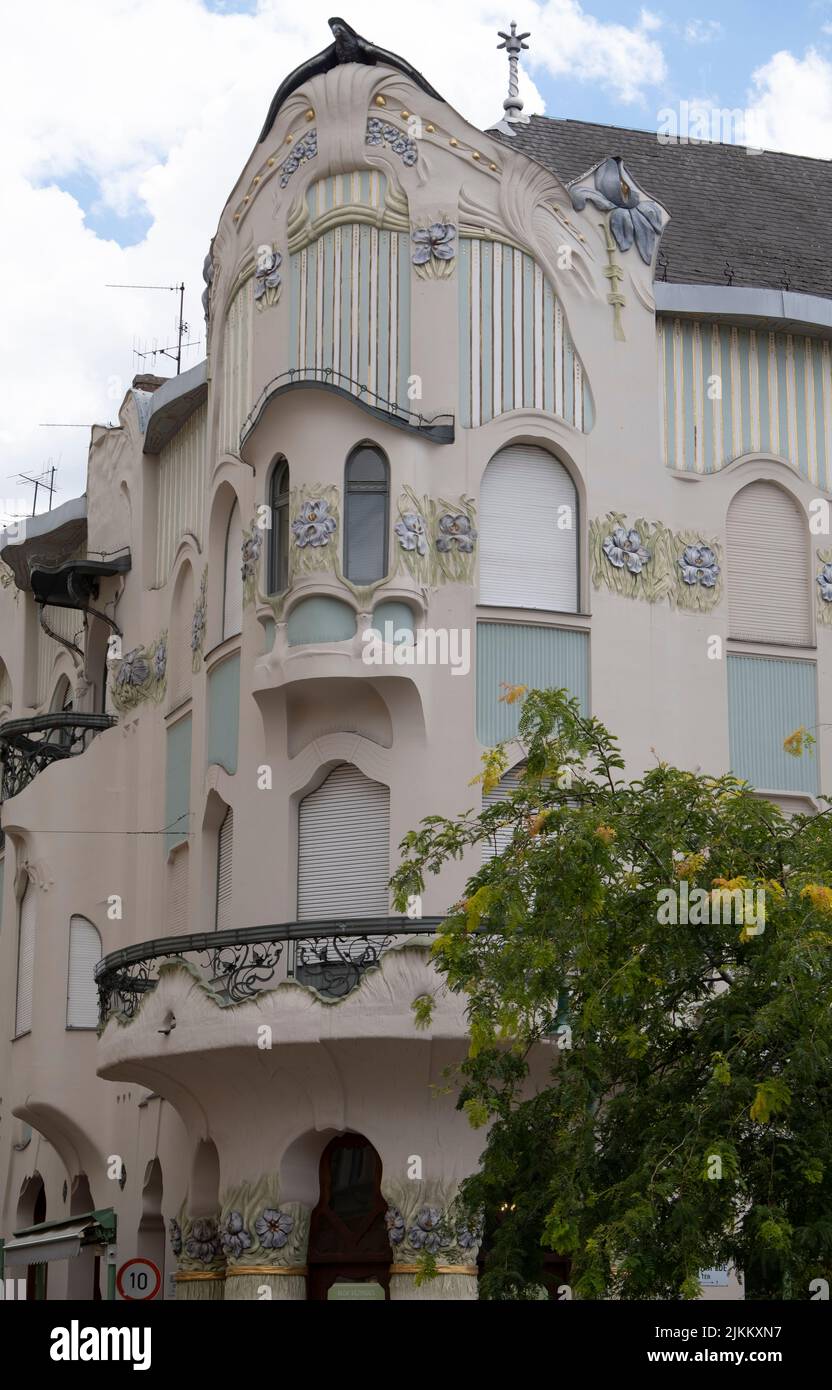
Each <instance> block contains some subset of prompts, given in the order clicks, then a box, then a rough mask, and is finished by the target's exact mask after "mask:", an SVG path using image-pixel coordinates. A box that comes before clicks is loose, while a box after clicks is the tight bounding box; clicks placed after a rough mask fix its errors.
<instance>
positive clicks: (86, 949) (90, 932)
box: [66, 917, 101, 1028]
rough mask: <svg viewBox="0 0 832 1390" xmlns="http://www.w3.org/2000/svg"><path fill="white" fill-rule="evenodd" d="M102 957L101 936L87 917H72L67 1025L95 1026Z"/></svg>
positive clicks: (74, 1026)
mask: <svg viewBox="0 0 832 1390" xmlns="http://www.w3.org/2000/svg"><path fill="white" fill-rule="evenodd" d="M100 959H101V937H100V936H99V934H98V932H97V930H96V928H95V927H94V926H93V924H92V922H88V921H87V919H86V917H71V918H70V919H69V973H68V977H67V991H66V1026H67V1028H95V1027H96V1026H97V1024H98V988H97V986H96V983H95V967H96V966H97V964H98V962H99V961H100Z"/></svg>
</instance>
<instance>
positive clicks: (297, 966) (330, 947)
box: [95, 917, 443, 1027]
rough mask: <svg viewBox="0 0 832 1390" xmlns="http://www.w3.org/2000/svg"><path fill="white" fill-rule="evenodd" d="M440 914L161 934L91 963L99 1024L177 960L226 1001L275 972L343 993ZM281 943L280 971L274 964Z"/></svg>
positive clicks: (254, 989)
mask: <svg viewBox="0 0 832 1390" xmlns="http://www.w3.org/2000/svg"><path fill="white" fill-rule="evenodd" d="M442 920H443V919H442V918H441V917H423V918H421V919H420V920H419V921H413V922H412V921H411V920H410V919H409V918H407V917H358V918H350V919H349V920H343V919H341V920H328V921H314V922H285V923H283V924H281V925H280V926H273V927H245V928H243V929H241V930H235V929H233V928H232V929H229V930H227V931H216V932H196V933H194V934H192V935H189V936H163V937H159V938H157V939H156V940H154V941H142V942H140V943H139V944H138V945H136V946H126V947H124V948H123V949H122V950H120V951H113V952H111V953H110V955H108V956H104V958H103V959H102V960H101V961H99V963H98V965H97V966H96V968H95V979H96V983H97V985H98V997H99V1006H100V1020H101V1026H102V1027H103V1026H104V1024H105V1023H106V1022H107V1020H108V1019H109V1018H112V1017H113V1016H116V1017H118V1018H122V1019H131V1018H133V1016H134V1015H135V1013H136V1011H137V1009H138V1007H139V1004H140V1003H141V1000H142V998H143V996H144V995H145V994H146V993H147V992H148V991H149V990H152V989H155V988H156V985H157V983H158V978H159V969H160V967H161V966H163V965H165V964H171V963H173V962H176V961H181V962H182V963H183V964H184V965H186V966H187V967H188V969H189V970H190V971H191V972H192V973H193V974H194V975H195V976H196V977H197V978H198V979H200V980H201V981H202V983H203V984H204V985H205V986H206V987H207V988H208V989H209V990H210V992H211V993H212V994H213V996H214V999H215V1002H216V1003H217V1004H218V1005H219V1006H220V1007H221V1008H225V1007H228V1006H229V1005H231V1004H240V1003H243V1002H244V1001H245V1000H247V999H253V998H254V997H255V996H256V995H258V994H260V993H262V992H263V991H264V990H268V989H274V988H275V987H276V985H277V984H278V983H279V982H280V979H286V980H295V981H297V983H298V984H302V985H308V986H309V987H311V988H312V989H315V990H316V991H317V992H318V994H321V995H323V996H324V997H325V998H328V999H342V998H344V997H345V996H346V995H347V994H349V993H351V991H352V990H354V989H355V988H356V986H357V985H358V984H360V982H361V980H362V978H363V976H364V975H366V973H367V971H368V970H373V969H375V968H376V967H377V966H378V964H379V962H380V960H381V956H382V953H383V952H384V951H385V950H387V948H388V947H389V946H390V945H391V944H392V942H393V941H395V939H396V937H401V936H433V935H435V933H436V931H437V929H438V927H439V925H440V923H441V922H442ZM284 945H287V946H288V947H289V951H288V952H287V961H286V970H285V972H283V973H282V974H280V975H279V971H278V967H279V966H280V963H281V959H282V957H283V947H284Z"/></svg>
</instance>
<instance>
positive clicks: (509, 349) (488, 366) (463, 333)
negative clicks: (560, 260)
mask: <svg viewBox="0 0 832 1390" xmlns="http://www.w3.org/2000/svg"><path fill="white" fill-rule="evenodd" d="M459 316H460V317H459V354H460V363H459V367H460V396H461V403H460V410H461V417H462V424H463V425H465V426H466V427H471V426H474V425H484V424H485V423H486V422H487V421H488V420H493V419H494V416H495V415H502V414H504V413H505V411H507V410H520V409H521V408H528V409H532V410H547V411H549V412H550V413H551V414H553V415H559V416H560V417H561V418H562V419H563V420H565V421H566V422H567V424H569V425H574V426H575V428H576V429H579V430H583V431H585V432H588V431H589V430H590V429H591V428H592V423H593V418H594V417H593V407H592V397H591V394H590V390H589V385H588V383H587V381H586V378H585V376H584V370H583V366H582V365H581V360H580V358H579V357H578V355H577V353H576V351H575V347H574V344H573V342H572V338H571V336H570V334H569V330H568V328H567V326H566V322H565V320H564V316H563V309H562V308H561V304H560V301H559V300H558V298H557V296H556V295H555V292H554V290H553V289H552V286H551V285H550V284H549V282H548V280H547V279H546V277H545V276H544V274H543V271H542V270H541V268H540V266H539V265H537V264H536V263H535V262H534V260H533V259H532V257H531V256H528V255H526V253H525V252H524V251H517V250H515V249H514V248H513V247H511V246H505V245H503V243H502V242H498V241H482V240H480V239H479V238H476V237H461V238H460V242H459Z"/></svg>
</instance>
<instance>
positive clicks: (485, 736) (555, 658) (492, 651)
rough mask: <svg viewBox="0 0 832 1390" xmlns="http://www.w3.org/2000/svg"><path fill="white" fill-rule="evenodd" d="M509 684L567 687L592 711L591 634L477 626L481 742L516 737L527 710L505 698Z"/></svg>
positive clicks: (530, 627) (517, 625)
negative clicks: (505, 689)
mask: <svg viewBox="0 0 832 1390" xmlns="http://www.w3.org/2000/svg"><path fill="white" fill-rule="evenodd" d="M505 685H525V686H527V687H528V689H529V690H553V689H554V690H559V689H561V688H563V687H565V688H566V689H567V690H568V691H569V692H570V694H572V695H574V696H576V697H577V699H578V700H579V701H580V705H581V708H582V710H583V711H584V712H587V711H588V709H589V634H588V633H586V632H576V631H574V630H572V629H566V628H557V627H543V626H537V625H533V624H531V623H477V738H478V739H479V741H480V743H483V744H485V745H486V746H487V747H493V745H494V744H495V743H500V742H501V740H503V739H509V738H514V737H515V735H516V733H517V725H518V722H519V718H520V710H521V708H522V706H521V705H520V704H519V703H518V704H514V705H507V704H506V703H505V702H504V701H501V700H500V696H501V695H503V694H504V693H505V692H504V689H503V687H504V686H505Z"/></svg>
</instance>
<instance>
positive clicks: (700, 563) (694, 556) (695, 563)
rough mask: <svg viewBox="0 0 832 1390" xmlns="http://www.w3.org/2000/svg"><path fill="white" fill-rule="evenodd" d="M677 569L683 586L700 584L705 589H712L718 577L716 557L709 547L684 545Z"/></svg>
mask: <svg viewBox="0 0 832 1390" xmlns="http://www.w3.org/2000/svg"><path fill="white" fill-rule="evenodd" d="M679 568H680V570H681V571H682V580H683V582H684V583H685V584H690V585H691V586H693V585H694V584H701V585H702V587H703V588H705V589H713V588H714V586H715V584H716V581H717V578H718V576H719V565H718V564H717V562H716V555H715V554H714V552H713V551H712V550H711V547H710V546H709V545H686V546H685V549H684V551H683V552H682V557H681V559H680V560H679Z"/></svg>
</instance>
